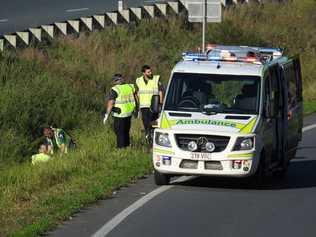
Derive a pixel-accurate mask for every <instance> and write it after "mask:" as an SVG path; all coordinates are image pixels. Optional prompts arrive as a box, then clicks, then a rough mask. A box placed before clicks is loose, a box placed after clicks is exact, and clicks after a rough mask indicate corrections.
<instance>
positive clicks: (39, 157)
mask: <svg viewBox="0 0 316 237" xmlns="http://www.w3.org/2000/svg"><path fill="white" fill-rule="evenodd" d="M50 159H51V157H50V156H49V155H47V154H44V153H39V154H36V155H32V164H33V165H35V164H36V163H39V162H47V161H49V160H50Z"/></svg>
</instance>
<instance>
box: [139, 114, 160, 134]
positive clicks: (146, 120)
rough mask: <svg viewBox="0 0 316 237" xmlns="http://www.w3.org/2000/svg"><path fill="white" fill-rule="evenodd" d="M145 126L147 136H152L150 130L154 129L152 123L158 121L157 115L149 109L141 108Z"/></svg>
mask: <svg viewBox="0 0 316 237" xmlns="http://www.w3.org/2000/svg"><path fill="white" fill-rule="evenodd" d="M140 111H141V113H142V120H143V125H144V128H145V132H146V135H148V134H150V130H151V129H152V124H151V123H152V121H154V120H156V119H157V117H158V116H157V114H153V113H152V112H151V111H150V109H149V108H141V109H140Z"/></svg>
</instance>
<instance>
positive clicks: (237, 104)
mask: <svg viewBox="0 0 316 237" xmlns="http://www.w3.org/2000/svg"><path fill="white" fill-rule="evenodd" d="M156 101H158V100H156ZM302 102H303V99H302V77H301V67H300V61H299V57H298V56H294V57H288V56H285V55H284V53H283V50H282V49H279V48H263V47H249V46H221V45H217V46H214V47H213V48H212V49H210V50H209V51H208V52H207V53H205V54H201V53H195V52H186V53H183V60H181V61H180V62H178V63H177V64H176V65H175V67H174V68H173V70H172V72H171V76H170V80H169V83H168V87H167V90H166V96H165V100H164V104H163V106H162V109H161V111H160V117H159V120H158V126H157V128H156V129H155V131H154V136H153V157H152V161H153V166H154V177H155V183H156V184H157V185H167V184H169V182H170V178H171V177H172V176H177V175H194V176H202V175H207V176H229V177H247V176H255V177H264V176H267V175H284V174H285V173H286V172H287V169H288V165H289V161H290V160H291V159H292V158H293V157H295V153H296V149H297V146H298V142H299V141H300V140H301V137H302V125H303V117H302V111H303V105H302ZM158 107H159V106H158V105H157V103H153V104H152V110H153V111H154V112H158Z"/></svg>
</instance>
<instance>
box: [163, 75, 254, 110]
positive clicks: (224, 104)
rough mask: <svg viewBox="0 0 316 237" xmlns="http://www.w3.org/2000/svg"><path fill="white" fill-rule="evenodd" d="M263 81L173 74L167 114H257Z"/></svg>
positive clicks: (240, 77)
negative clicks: (171, 112)
mask: <svg viewBox="0 0 316 237" xmlns="http://www.w3.org/2000/svg"><path fill="white" fill-rule="evenodd" d="M259 95H260V77H259V76H240V75H215V74H196V73H194V74H193V73H174V74H173V78H172V81H171V84H170V87H169V90H168V94H167V98H166V105H165V110H174V111H187V112H202V113H205V114H216V113H229V114H258V111H259V98H260V96H259Z"/></svg>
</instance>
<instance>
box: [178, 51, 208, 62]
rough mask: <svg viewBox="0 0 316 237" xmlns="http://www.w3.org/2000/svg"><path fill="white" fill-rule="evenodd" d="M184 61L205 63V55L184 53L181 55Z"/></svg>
mask: <svg viewBox="0 0 316 237" xmlns="http://www.w3.org/2000/svg"><path fill="white" fill-rule="evenodd" d="M182 58H183V60H184V61H206V60H207V54H203V53H195V52H184V53H182Z"/></svg>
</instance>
